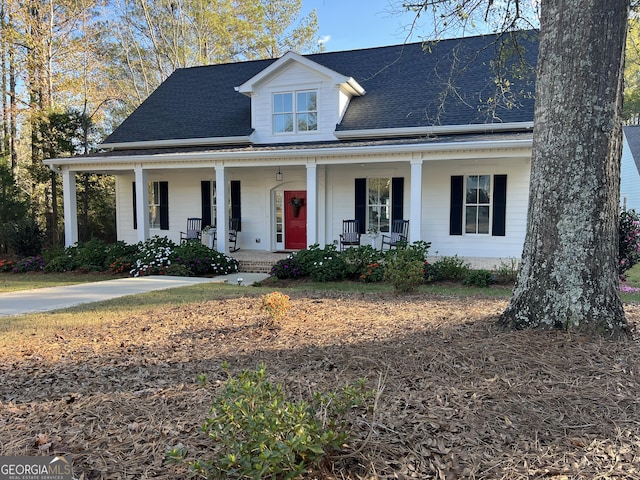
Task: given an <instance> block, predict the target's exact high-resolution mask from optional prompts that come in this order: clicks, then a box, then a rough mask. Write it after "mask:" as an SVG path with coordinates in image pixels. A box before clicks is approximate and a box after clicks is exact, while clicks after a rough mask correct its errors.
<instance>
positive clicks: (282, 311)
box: [260, 292, 291, 324]
mask: <svg viewBox="0 0 640 480" xmlns="http://www.w3.org/2000/svg"><path fill="white" fill-rule="evenodd" d="M290 309H291V303H289V296H288V295H285V294H284V293H280V292H271V293H267V294H266V295H264V296H263V297H262V302H261V304H260V310H261V311H263V312H265V313H266V314H267V315H268V316H269V318H270V320H271V321H270V322H268V323H267V324H273V322H279V321H281V320H284V318H285V317H286V316H287V313H288V312H289V310H290Z"/></svg>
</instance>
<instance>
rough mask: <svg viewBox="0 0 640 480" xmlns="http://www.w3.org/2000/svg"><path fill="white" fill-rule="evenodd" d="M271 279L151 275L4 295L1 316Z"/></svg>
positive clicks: (251, 275) (0, 301) (254, 275)
mask: <svg viewBox="0 0 640 480" xmlns="http://www.w3.org/2000/svg"><path fill="white" fill-rule="evenodd" d="M268 276H269V275H267V274H266V273H265V274H263V273H245V272H241V273H233V274H231V275H224V276H219V277H213V278H201V277H170V276H149V277H137V278H119V279H116V280H105V281H102V282H91V283H80V284H76V285H69V286H63V287H48V288H38V289H34V290H21V291H17V292H8V293H0V317H8V316H12V315H21V314H25V313H37V312H48V311H52V310H60V309H62V308H69V307H74V306H76V305H82V304H85V303H91V302H100V301H102V300H109V299H111V298H117V297H124V296H127V295H135V294H137V293H145V292H151V291H156V290H166V289H168V288H176V287H186V286H189V285H196V284H199V283H233V284H237V283H238V280H239V279H242V285H251V284H253V283H255V282H259V281H262V280H264V279H265V278H267V277H268Z"/></svg>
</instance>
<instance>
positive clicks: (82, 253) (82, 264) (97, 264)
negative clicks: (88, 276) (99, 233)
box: [74, 239, 109, 272]
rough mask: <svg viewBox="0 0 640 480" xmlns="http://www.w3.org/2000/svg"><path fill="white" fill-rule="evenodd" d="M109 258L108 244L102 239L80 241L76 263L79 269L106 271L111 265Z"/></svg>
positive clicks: (76, 252)
mask: <svg viewBox="0 0 640 480" xmlns="http://www.w3.org/2000/svg"><path fill="white" fill-rule="evenodd" d="M107 259H108V256H107V246H106V245H105V244H104V242H103V241H102V240H98V239H92V240H89V241H87V242H83V243H78V246H77V247H76V249H75V258H74V263H75V265H76V268H78V269H82V270H94V271H101V272H102V271H105V270H107V268H108V266H109V262H108V261H107Z"/></svg>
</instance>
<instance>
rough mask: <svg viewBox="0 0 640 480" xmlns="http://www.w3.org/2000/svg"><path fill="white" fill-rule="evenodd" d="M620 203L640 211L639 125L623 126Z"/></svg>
mask: <svg viewBox="0 0 640 480" xmlns="http://www.w3.org/2000/svg"><path fill="white" fill-rule="evenodd" d="M622 131H623V132H624V143H623V145H622V159H621V165H620V205H621V206H622V208H624V209H626V210H635V211H636V212H639V213H640V173H639V172H640V167H639V166H640V125H633V126H628V127H623V128H622Z"/></svg>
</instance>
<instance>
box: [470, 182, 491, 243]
mask: <svg viewBox="0 0 640 480" xmlns="http://www.w3.org/2000/svg"><path fill="white" fill-rule="evenodd" d="M471 177H476V178H478V182H480V177H489V202H488V203H487V202H480V198H479V193H478V194H477V195H476V200H477V201H476V202H475V203H469V202H467V191H468V189H469V179H470V178H471ZM478 190H479V189H478ZM493 190H494V188H493V175H491V174H466V175H465V176H464V188H463V197H462V204H463V210H462V212H463V218H462V225H463V232H464V235H488V236H490V235H491V231H492V226H493V196H494V195H493V193H494V192H493ZM469 207H474V208H475V211H476V222H475V232H469V231H467V229H468V224H467V209H468V208H469ZM480 208H487V209H488V212H489V218H488V224H487V231H486V232H479V231H478V230H479V228H478V227H479V215H478V212H479V211H480Z"/></svg>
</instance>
